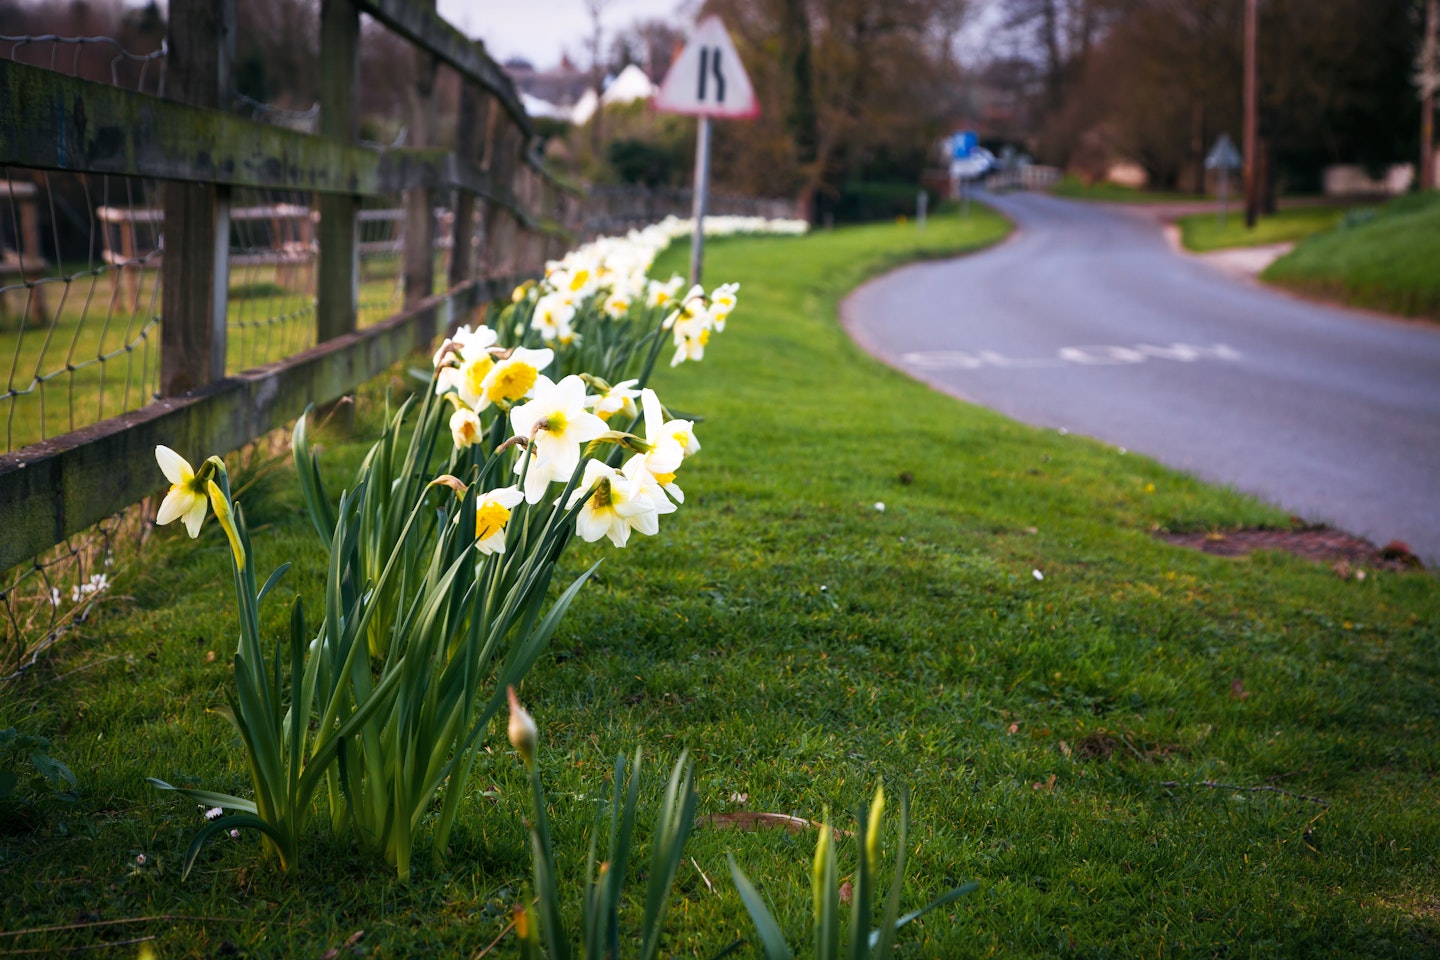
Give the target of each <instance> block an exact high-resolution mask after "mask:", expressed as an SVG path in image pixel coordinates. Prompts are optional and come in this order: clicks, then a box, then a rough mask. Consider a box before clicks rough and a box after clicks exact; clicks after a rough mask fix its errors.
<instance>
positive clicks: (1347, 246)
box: [1261, 192, 1440, 319]
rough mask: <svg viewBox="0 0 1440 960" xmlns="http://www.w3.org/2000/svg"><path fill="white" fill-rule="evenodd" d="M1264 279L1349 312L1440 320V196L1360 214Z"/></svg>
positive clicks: (1394, 203)
mask: <svg viewBox="0 0 1440 960" xmlns="http://www.w3.org/2000/svg"><path fill="white" fill-rule="evenodd" d="M1261 278H1262V279H1264V280H1267V281H1269V282H1271V283H1276V284H1279V285H1281V286H1284V287H1289V288H1291V289H1294V290H1298V291H1300V292H1302V293H1308V294H1312V295H1316V296H1321V297H1326V298H1331V299H1336V300H1341V301H1343V302H1345V303H1348V304H1350V305H1352V306H1357V307H1367V308H1370V309H1374V310H1383V311H1386V312H1388V313H1398V314H1402V315H1406V316H1424V317H1430V318H1432V319H1440V193H1436V192H1431V193H1426V194H1420V195H1415V196H1406V197H1397V198H1396V199H1394V200H1391V201H1390V202H1388V203H1386V204H1385V205H1384V206H1383V207H1380V208H1378V209H1371V210H1356V211H1354V212H1352V213H1351V214H1350V215H1349V216H1347V217H1346V218H1345V219H1344V220H1342V221H1341V223H1340V226H1339V228H1338V229H1335V230H1331V231H1330V232H1328V233H1323V234H1317V235H1316V236H1313V237H1311V238H1309V239H1308V240H1306V241H1304V242H1302V243H1301V244H1299V245H1298V246H1297V247H1296V248H1295V249H1294V250H1292V251H1291V252H1290V253H1289V254H1288V255H1286V256H1284V257H1281V258H1280V259H1279V260H1277V261H1275V262H1274V263H1273V264H1271V265H1270V268H1269V269H1268V270H1266V271H1265V273H1263V274H1262V275H1261Z"/></svg>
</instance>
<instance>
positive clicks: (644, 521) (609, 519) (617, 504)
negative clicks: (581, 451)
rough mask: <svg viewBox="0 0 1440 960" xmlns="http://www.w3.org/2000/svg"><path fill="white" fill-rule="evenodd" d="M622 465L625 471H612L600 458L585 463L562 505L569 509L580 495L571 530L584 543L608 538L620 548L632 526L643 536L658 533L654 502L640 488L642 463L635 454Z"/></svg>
mask: <svg viewBox="0 0 1440 960" xmlns="http://www.w3.org/2000/svg"><path fill="white" fill-rule="evenodd" d="M631 464H637V465H638V468H637V467H632V466H631ZM626 467H627V469H626V470H625V471H620V470H616V469H615V468H614V467H612V466H610V465H609V464H607V463H605V462H603V461H601V460H590V461H588V462H587V463H586V464H585V475H584V476H583V477H582V478H581V480H580V489H578V490H576V491H575V492H574V493H573V494H571V495H570V502H569V503H567V504H566V505H565V506H566V508H567V509H570V508H573V507H574V506H575V504H577V503H580V502H581V500H582V498H583V500H584V504H583V505H582V506H581V507H580V512H579V513H577V514H576V515H575V532H576V533H578V534H579V535H580V539H582V540H584V541H585V542H586V543H594V542H595V541H596V540H599V539H600V538H601V537H609V538H610V542H611V543H613V544H615V546H617V547H623V546H625V544H626V542H627V541H628V540H629V539H630V531H631V530H632V529H633V530H639V531H640V532H641V533H643V534H645V535H647V536H653V535H654V534H656V533H658V532H659V530H660V518H659V514H658V513H657V512H656V505H655V501H654V500H652V499H651V498H650V497H649V496H647V495H646V494H645V493H644V491H643V489H642V486H643V483H642V475H644V476H648V474H647V473H646V471H645V468H644V464H643V463H640V458H639V457H633V458H631V461H630V463H629V464H626ZM672 509H673V505H672Z"/></svg>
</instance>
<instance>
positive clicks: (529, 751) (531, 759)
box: [505, 687, 540, 769]
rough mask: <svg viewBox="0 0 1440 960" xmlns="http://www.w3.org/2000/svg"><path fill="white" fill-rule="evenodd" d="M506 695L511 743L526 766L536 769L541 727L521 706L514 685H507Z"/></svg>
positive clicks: (508, 730)
mask: <svg viewBox="0 0 1440 960" xmlns="http://www.w3.org/2000/svg"><path fill="white" fill-rule="evenodd" d="M505 696H506V698H507V699H508V700H509V701H510V723H509V724H508V725H507V727H506V730H505V732H506V733H507V734H509V736H510V745H511V746H513V747H514V748H515V752H516V753H518V754H520V759H521V760H523V761H525V766H527V767H530V768H531V769H534V767H535V744H536V742H537V741H538V740H539V739H540V729H539V728H538V727H536V726H535V718H534V717H532V716H530V714H529V713H527V712H526V710H525V708H524V707H522V706H520V698H519V697H517V696H515V688H514V687H506V688H505Z"/></svg>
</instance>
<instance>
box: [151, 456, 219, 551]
mask: <svg viewBox="0 0 1440 960" xmlns="http://www.w3.org/2000/svg"><path fill="white" fill-rule="evenodd" d="M155 461H156V462H157V463H159V464H160V471H161V472H162V473H164V474H165V479H166V480H169V481H170V492H169V493H167V494H165V499H164V500H163V501H161V503H160V511H159V512H158V513H157V514H156V515H155V523H156V525H157V526H162V527H163V526H164V525H165V524H167V523H170V522H172V521H174V520H179V519H182V518H183V519H184V521H185V532H186V533H188V534H190V539H192V540H193V539H195V538H196V537H198V536H200V527H201V525H202V524H204V522H205V510H206V504H208V503H209V502H210V492H209V489H208V487H207V484H206V479H202V478H199V477H197V476H196V475H195V468H194V467H192V466H190V461H189V460H186V459H185V458H184V457H182V456H180V454H178V453H176V452H175V451H174V450H171V449H170V448H169V447H167V446H164V445H163V444H161V445H159V446H156V447H155Z"/></svg>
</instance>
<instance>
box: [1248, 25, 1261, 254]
mask: <svg viewBox="0 0 1440 960" xmlns="http://www.w3.org/2000/svg"><path fill="white" fill-rule="evenodd" d="M1258 8H1259V0H1245V227H1246V229H1250V230H1253V229H1255V221H1256V220H1257V219H1258V218H1259V216H1260V182H1259V177H1258V175H1257V174H1258V170H1257V169H1256V168H1257V165H1258V161H1259V159H1260V158H1259V156H1258V155H1257V153H1256V146H1257V144H1256V140H1257V139H1258V134H1259V117H1258V113H1259V110H1258V103H1257V99H1258V97H1259V91H1258V87H1257V83H1256V66H1255V35H1256V33H1257V32H1258V31H1259V19H1260V15H1259V9H1258Z"/></svg>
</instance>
